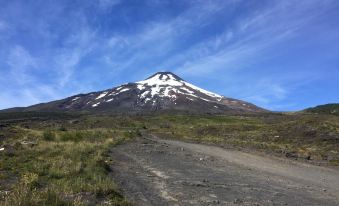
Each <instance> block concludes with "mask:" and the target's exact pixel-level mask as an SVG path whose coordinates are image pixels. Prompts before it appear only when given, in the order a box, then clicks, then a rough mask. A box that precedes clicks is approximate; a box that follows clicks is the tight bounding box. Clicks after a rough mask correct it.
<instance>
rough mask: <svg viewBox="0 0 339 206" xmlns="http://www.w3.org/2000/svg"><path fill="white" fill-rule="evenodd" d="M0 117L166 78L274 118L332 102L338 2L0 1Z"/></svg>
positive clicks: (337, 95) (336, 91) (338, 50)
mask: <svg viewBox="0 0 339 206" xmlns="http://www.w3.org/2000/svg"><path fill="white" fill-rule="evenodd" d="M0 5H1V6H0V48H1V50H0V109H1V108H9V107H14V106H27V105H31V104H35V103H39V102H46V101H51V100H55V99H60V98H64V97H67V96H70V95H74V94H78V93H87V92H91V91H98V90H103V89H107V88H111V87H114V86H117V85H119V84H122V83H126V82H133V81H137V80H142V79H144V78H146V77H148V76H149V75H151V74H153V73H155V72H157V71H172V72H174V73H176V74H177V75H179V76H181V77H182V78H183V79H185V80H186V81H189V82H191V83H194V84H196V85H197V86H200V87H202V88H205V89H208V90H210V91H213V92H216V93H219V94H222V95H224V96H227V97H233V98H238V99H242V100H246V101H249V102H252V103H255V104H257V105H259V106H261V107H264V108H268V109H271V110H279V111H293V110H300V109H303V108H306V107H309V106H314V105H318V104H324V103H329V102H339V12H338V10H339V1H337V0H302V1H301V0H284V1H281V0H266V1H265V0H261V1H255V0H172V1H166V0H143V1H142V0H88V1H85V0H58V1H54V0H11V1H8V0H0Z"/></svg>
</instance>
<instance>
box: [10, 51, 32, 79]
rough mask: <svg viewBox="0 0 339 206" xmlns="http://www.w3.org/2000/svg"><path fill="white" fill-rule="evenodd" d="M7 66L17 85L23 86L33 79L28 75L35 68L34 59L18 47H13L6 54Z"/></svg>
mask: <svg viewBox="0 0 339 206" xmlns="http://www.w3.org/2000/svg"><path fill="white" fill-rule="evenodd" d="M7 64H8V66H9V67H10V73H11V76H12V77H13V80H15V81H16V82H17V83H18V84H25V83H27V82H29V81H31V80H32V79H33V76H32V75H31V74H30V73H31V71H32V70H34V69H36V68H37V62H36V59H35V58H34V57H33V56H32V55H31V54H30V52H29V51H27V50H26V49H25V48H23V47H22V46H20V45H16V46H14V47H13V48H12V49H11V50H10V51H9V54H8V57H7Z"/></svg>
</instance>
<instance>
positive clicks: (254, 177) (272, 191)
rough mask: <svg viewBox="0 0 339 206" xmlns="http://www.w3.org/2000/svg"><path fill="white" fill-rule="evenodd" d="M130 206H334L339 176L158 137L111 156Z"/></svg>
mask: <svg viewBox="0 0 339 206" xmlns="http://www.w3.org/2000/svg"><path fill="white" fill-rule="evenodd" d="M111 155H112V158H113V159H114V162H113V164H112V166H111V168H112V170H113V172H112V175H113V178H114V179H115V181H116V182H117V183H118V184H119V186H120V188H121V189H122V192H123V194H124V195H125V196H126V197H127V198H129V199H130V200H131V202H132V203H134V204H135V205H339V171H337V170H332V169H328V168H322V167H317V166H312V165H306V164H302V163H295V162H292V161H288V160H280V159H275V158H270V157H262V156H258V155H253V154H248V153H244V152H240V151H235V150H226V149H222V148H218V147H214V146H208V145H201V144H193V143H185V142H180V141H173V140H163V139H159V138H154V137H152V138H139V139H137V140H136V141H134V142H130V143H127V144H123V145H119V146H117V147H114V148H113V149H112V151H111Z"/></svg>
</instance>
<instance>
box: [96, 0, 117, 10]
mask: <svg viewBox="0 0 339 206" xmlns="http://www.w3.org/2000/svg"><path fill="white" fill-rule="evenodd" d="M120 3H121V0H98V4H99V7H100V8H101V9H104V10H106V9H109V8H112V7H113V6H116V5H118V4H120Z"/></svg>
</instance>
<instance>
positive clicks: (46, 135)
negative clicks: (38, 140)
mask: <svg viewBox="0 0 339 206" xmlns="http://www.w3.org/2000/svg"><path fill="white" fill-rule="evenodd" d="M55 136H56V135H55V133H54V132H52V131H51V130H46V131H44V134H43V138H44V140H46V141H54V140H55Z"/></svg>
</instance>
